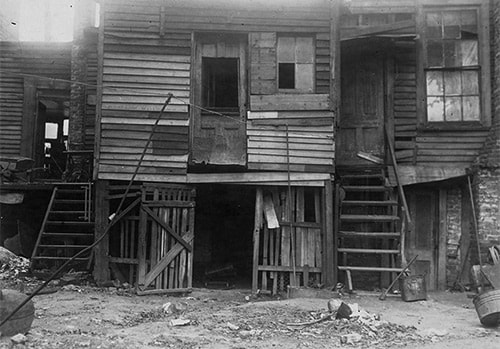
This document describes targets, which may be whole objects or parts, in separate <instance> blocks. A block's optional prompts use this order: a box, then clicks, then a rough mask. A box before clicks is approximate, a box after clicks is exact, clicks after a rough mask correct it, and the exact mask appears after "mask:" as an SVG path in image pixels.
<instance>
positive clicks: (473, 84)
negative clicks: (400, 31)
mask: <svg viewBox="0 0 500 349" xmlns="http://www.w3.org/2000/svg"><path fill="white" fill-rule="evenodd" d="M479 54H480V53H479V35H478V12H477V11H476V9H471V8H466V9H460V10H432V11H426V12H425V32H424V69H425V82H426V84H425V85H426V105H427V122H428V123H437V122H440V123H457V122H467V121H469V122H471V121H472V122H474V121H480V119H481V94H480V90H481V89H480V86H481V82H480V79H481V64H480V57H479Z"/></svg>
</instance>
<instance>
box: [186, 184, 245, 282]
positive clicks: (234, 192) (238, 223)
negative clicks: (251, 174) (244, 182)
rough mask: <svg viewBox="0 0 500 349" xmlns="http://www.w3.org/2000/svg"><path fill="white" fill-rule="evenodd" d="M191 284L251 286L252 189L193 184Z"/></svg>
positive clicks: (235, 186)
mask: <svg viewBox="0 0 500 349" xmlns="http://www.w3.org/2000/svg"><path fill="white" fill-rule="evenodd" d="M196 191H197V194H196V211H195V212H196V214H195V241H194V274H193V286H195V287H209V288H232V287H237V288H250V287H251V281H252V253H253V252H252V251H253V248H252V234H253V223H254V204H255V189H254V188H253V187H249V186H237V185H200V186H198V187H197V188H196Z"/></svg>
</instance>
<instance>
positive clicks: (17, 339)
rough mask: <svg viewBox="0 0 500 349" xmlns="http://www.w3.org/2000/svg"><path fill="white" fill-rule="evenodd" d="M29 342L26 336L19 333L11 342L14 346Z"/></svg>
mask: <svg viewBox="0 0 500 349" xmlns="http://www.w3.org/2000/svg"><path fill="white" fill-rule="evenodd" d="M27 340H28V337H26V336H25V335H24V334H21V333H18V334H16V335H15V336H12V337H10V341H11V342H12V343H14V344H24V343H26V341H27Z"/></svg>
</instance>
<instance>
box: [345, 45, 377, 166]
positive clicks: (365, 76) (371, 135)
mask: <svg viewBox="0 0 500 349" xmlns="http://www.w3.org/2000/svg"><path fill="white" fill-rule="evenodd" d="M341 69H342V72H341V76H342V82H341V114H340V122H339V129H338V132H337V147H336V149H337V153H336V159H337V164H338V165H369V164H371V163H370V162H368V161H367V160H363V159H361V158H360V157H358V156H357V153H358V152H359V151H362V152H365V153H370V154H372V155H375V156H377V157H381V158H383V157H384V148H385V146H384V128H383V127H384V69H383V57H382V55H380V54H377V53H376V52H375V51H373V52H372V51H366V50H365V51H362V52H359V51H354V50H349V51H348V52H346V53H345V54H344V55H343V56H342V68H341Z"/></svg>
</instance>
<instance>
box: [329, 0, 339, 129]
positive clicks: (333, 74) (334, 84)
mask: <svg viewBox="0 0 500 349" xmlns="http://www.w3.org/2000/svg"><path fill="white" fill-rule="evenodd" d="M339 3H340V1H338V0H330V110H331V111H333V113H334V117H335V120H336V122H337V123H338V121H339V115H338V111H339V100H340V16H339Z"/></svg>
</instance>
